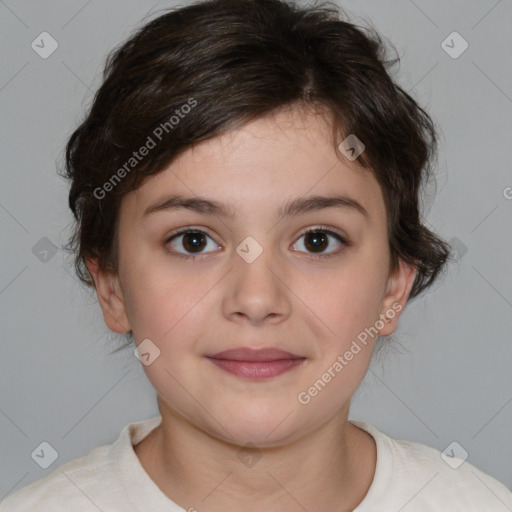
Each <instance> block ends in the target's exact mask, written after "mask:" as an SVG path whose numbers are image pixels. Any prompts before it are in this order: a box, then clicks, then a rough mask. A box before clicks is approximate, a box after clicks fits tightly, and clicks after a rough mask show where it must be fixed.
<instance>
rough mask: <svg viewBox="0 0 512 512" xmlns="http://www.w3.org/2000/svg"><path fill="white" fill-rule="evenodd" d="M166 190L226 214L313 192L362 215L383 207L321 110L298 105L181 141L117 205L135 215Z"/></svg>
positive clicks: (266, 208)
mask: <svg viewBox="0 0 512 512" xmlns="http://www.w3.org/2000/svg"><path fill="white" fill-rule="evenodd" d="M340 142H341V141H340ZM171 195H180V196H182V197H188V198H191V197H196V198H197V197H208V198H210V199H214V200H216V201H217V202H218V204H219V205H220V207H221V208H223V207H224V209H225V210H226V211H225V213H226V214H230V215H231V216H232V217H234V216H240V215H241V216H243V215H244V213H245V214H246V215H248V216H253V215H255V214H257V215H260V216H264V215H267V214H269V213H270V212H271V211H273V213H274V214H275V215H280V216H282V214H283V212H284V211H285V210H286V207H285V203H287V204H290V201H291V200H293V199H296V198H299V197H302V198H304V197H308V196H313V195H316V196H327V195H337V196H342V197H345V198H347V199H353V200H354V202H356V203H357V204H359V205H361V206H363V208H364V209H366V210H367V212H368V215H369V216H370V217H373V216H375V215H381V216H382V214H384V215H385V208H384V202H383V196H382V192H381V190H380V186H379V185H378V183H377V181H376V179H375V177H374V176H373V174H372V173H371V172H370V171H369V170H367V169H364V168H362V167H361V166H360V165H358V163H357V160H356V161H353V162H350V161H349V160H347V159H345V158H344V157H343V156H342V155H341V154H340V153H339V152H337V151H336V150H335V145H334V141H333V138H332V128H331V125H330V124H329V122H328V121H327V120H326V118H325V117H322V116H320V115H317V114H312V113H307V112H300V111H299V112H297V111H280V112H277V113H275V114H273V115H272V116H267V117H264V118H260V119H257V120H255V121H253V122H251V123H249V124H247V125H245V126H243V127H242V128H240V129H237V130H232V131H230V132H227V133H225V134H222V135H219V136H217V137H214V138H212V139H209V140H206V141H203V142H201V143H199V144H198V145H196V146H194V147H192V148H190V149H188V150H187V151H185V152H184V153H182V154H181V155H180V156H179V157H178V158H177V159H175V160H174V161H173V162H172V164H171V165H170V166H168V167H167V168H166V169H164V170H163V171H161V172H160V173H158V174H156V175H154V176H150V177H149V178H148V179H147V180H146V181H145V182H144V183H143V185H141V186H140V187H139V188H138V189H137V190H135V191H133V192H131V193H130V194H128V196H130V197H126V198H124V199H126V201H124V199H123V201H124V202H125V203H126V205H125V210H126V209H128V210H130V211H131V213H132V214H134V215H136V216H137V217H142V216H144V213H145V212H146V211H147V210H148V208H151V206H154V205H157V204H159V203H160V204H161V203H163V202H165V200H166V199H167V198H169V196H171ZM356 209H358V208H356ZM212 213H218V212H212Z"/></svg>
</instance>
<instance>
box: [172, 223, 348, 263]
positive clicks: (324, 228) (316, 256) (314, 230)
mask: <svg viewBox="0 0 512 512" xmlns="http://www.w3.org/2000/svg"><path fill="white" fill-rule="evenodd" d="M186 233H200V234H203V235H206V236H208V237H209V238H212V237H211V236H210V235H209V234H208V233H207V232H206V231H204V230H202V229H195V228H194V227H193V226H188V227H185V228H180V229H178V230H177V231H175V232H173V233H171V235H170V236H169V237H168V238H167V239H166V240H165V245H167V244H169V243H170V242H171V241H172V240H173V239H174V238H176V237H177V236H179V235H183V234H186ZM309 233H325V234H327V235H331V236H333V237H334V238H336V239H337V240H338V241H339V242H340V243H341V244H343V246H344V247H341V248H339V249H338V250H336V251H334V252H329V253H325V254H314V253H308V256H309V257H310V258H312V259H316V260H325V259H327V258H333V257H335V256H339V254H340V252H341V251H343V249H345V248H346V247H349V246H350V245H351V244H350V242H349V241H348V240H347V239H346V238H345V237H343V236H342V235H340V234H339V233H337V232H336V231H333V230H332V229H330V228H329V227H327V226H317V227H314V228H308V229H307V230H306V231H304V232H303V233H301V234H300V236H299V237H298V238H297V240H299V239H300V238H302V237H303V236H305V235H308V234H309ZM172 254H173V255H177V256H180V257H182V258H185V259H188V260H192V261H194V260H198V259H201V258H202V257H204V256H206V255H207V254H208V253H200V254H183V253H180V252H177V251H172Z"/></svg>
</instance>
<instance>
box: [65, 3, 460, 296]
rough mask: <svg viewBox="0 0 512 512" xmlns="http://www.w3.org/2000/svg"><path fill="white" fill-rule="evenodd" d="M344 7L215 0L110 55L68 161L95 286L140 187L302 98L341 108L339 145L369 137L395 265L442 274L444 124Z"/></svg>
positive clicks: (112, 258)
mask: <svg viewBox="0 0 512 512" xmlns="http://www.w3.org/2000/svg"><path fill="white" fill-rule="evenodd" d="M342 12H343V11H341V9H340V8H339V7H337V6H335V5H334V4H331V3H324V4H322V5H320V6H309V7H298V6H297V5H294V4H293V3H291V2H286V1H284V0H206V1H201V2H196V3H193V4H189V5H187V6H186V7H183V8H180V9H176V10H172V11H170V12H166V13H165V14H163V15H160V16H159V17H157V18H155V19H153V20H152V21H150V22H148V23H147V24H146V25H144V26H142V28H139V29H138V30H137V31H136V33H134V34H133V35H132V37H130V38H129V39H128V40H127V41H126V42H125V43H124V44H122V45H121V46H120V47H118V48H116V49H114V50H113V51H112V52H111V53H110V54H109V56H108V58H107V62H106V65H105V69H104V75H103V78H104V80H103V84H102V85H101V87H100V88H99V90H98V91H97V93H96V95H95V97H94V100H93V103H92V106H91V108H90V111H89V112H88V113H87V116H86V118H85V120H84V121H83V122H82V124H81V125H80V126H79V127H78V128H77V129H76V131H75V132H74V133H73V134H72V136H71V137H70V139H69V141H68V144H67V147H66V158H65V171H64V173H63V175H64V176H65V177H66V178H68V179H70V180H71V190H70V193H69V206H70V208H71V210H72V212H73V214H74V217H75V220H76V223H75V226H74V231H73V234H72V237H71V238H70V240H69V242H68V244H67V246H66V249H68V250H70V251H71V252H72V253H73V254H74V257H75V259H74V264H75V269H76V272H77V274H78V276H79V278H80V279H81V281H82V282H83V283H85V284H86V285H88V286H94V281H93V280H92V278H91V276H90V274H89V272H88V270H87V268H86V267H85V258H86V257H96V258H98V261H99V265H100V268H102V269H103V270H106V271H111V272H114V273H115V272H116V270H117V263H118V243H117V231H118V230H117V227H118V212H119V205H120V201H121V199H122V197H123V196H124V195H125V194H126V193H127V192H129V191H131V190H134V189H136V188H137V187H138V186H140V184H141V183H142V181H143V180H144V179H145V178H146V177H148V176H150V175H154V174H156V173H158V172H160V171H162V170H163V169H164V168H165V167H167V166H168V165H169V164H170V163H171V162H172V161H173V159H175V158H176V156H177V155H179V154H180V153H182V152H183V151H185V150H186V149H188V148H190V147H192V146H194V145H195V144H197V143H198V142H200V141H203V140H206V139H210V138H212V137H216V136H218V135H220V134H222V133H223V132H226V131H228V130H232V129H235V128H237V127H241V126H242V125H244V124H245V123H247V122H249V121H252V120H255V119H257V118H260V117H262V116H264V115H268V114H270V113H272V112H273V111H275V110H277V109H281V108H285V107H291V106H300V107H304V108H316V109H319V110H323V111H324V112H326V113H328V115H330V116H331V118H332V120H333V121H334V123H333V136H334V139H335V140H337V141H338V143H339V142H340V141H341V140H343V139H344V138H345V137H346V136H347V135H349V134H355V135H356V136H357V138H358V139H359V140H361V141H362V142H363V143H364V145H365V151H364V152H363V153H362V154H361V155H360V156H359V157H358V162H359V163H360V164H361V165H362V166H363V167H365V168H367V169H368V170H370V171H371V172H373V173H374V175H375V177H376V179H377V181H378V182H379V184H380V186H381V188H382V191H383V195H384V198H385V202H386V207H387V211H388V218H389V222H388V237H389V248H390V254H391V269H390V270H391V271H392V270H394V269H396V268H397V265H398V262H399V259H402V260H403V261H404V262H406V263H410V264H414V265H416V267H417V273H416V277H415V281H414V284H413V287H412V290H411V293H410V296H409V298H413V297H415V296H417V295H418V294H420V293H421V292H422V291H423V290H425V289H426V288H428V287H429V286H430V285H431V284H432V283H433V282H434V281H435V279H436V278H437V276H438V274H439V273H440V271H441V270H442V268H443V266H444V264H445V262H446V260H447V258H448V257H449V256H450V251H449V245H447V244H446V242H444V241H443V240H441V239H440V238H438V237H437V236H436V235H435V234H434V233H433V232H431V231H429V230H428V229H427V228H426V227H425V226H424V225H423V223H422V221H421V219H420V212H419V208H418V206H419V205H418V193H419V188H420V185H422V183H424V182H425V181H426V180H428V178H429V176H430V175H431V171H432V162H433V160H434V159H435V156H436V146H437V140H436V132H435V129H434V125H433V122H432V120H431V118H430V117H429V115H428V114H427V113H426V112H425V111H424V110H423V109H422V108H421V107H420V106H419V105H418V104H417V103H416V102H415V101H414V100H413V98H411V96H409V95H408V94H407V93H406V92H405V91H404V90H403V89H401V88H400V87H399V86H398V85H396V84H395V83H394V82H393V80H392V79H391V77H390V75H389V74H388V71H387V68H389V67H391V66H392V65H394V64H395V63H396V62H397V61H399V58H398V57H397V58H395V59H389V60H387V59H386V57H387V54H386V49H385V46H384V43H383V41H382V39H381V37H380V36H379V35H378V33H377V32H376V31H375V30H374V29H372V28H364V27H358V26H356V25H354V24H352V23H349V22H348V21H346V19H348V18H347V16H346V14H345V13H343V14H342ZM344 18H345V19H344ZM150 139H151V141H150ZM151 142H153V143H154V144H152V143H151ZM143 147H146V151H145V154H146V155H147V157H141V156H140V155H139V150H140V153H141V154H142V152H143V151H142V148H143ZM134 152H136V154H137V157H136V156H135V153H134ZM139 157H140V158H139Z"/></svg>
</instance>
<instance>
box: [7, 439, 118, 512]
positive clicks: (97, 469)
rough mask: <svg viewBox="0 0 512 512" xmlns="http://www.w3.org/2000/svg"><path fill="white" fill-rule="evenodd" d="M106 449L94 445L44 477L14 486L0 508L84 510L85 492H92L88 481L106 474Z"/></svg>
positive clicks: (21, 511) (11, 510)
mask: <svg viewBox="0 0 512 512" xmlns="http://www.w3.org/2000/svg"><path fill="white" fill-rule="evenodd" d="M109 448H110V446H100V447H98V448H95V449H94V450H92V451H91V452H89V454H88V455H86V456H84V457H80V458H77V459H74V460H71V461H69V462H67V463H65V464H62V465H60V466H59V467H57V468H56V469H54V470H53V471H52V472H51V473H50V474H49V475H47V476H45V477H44V478H41V479H39V480H36V481H35V482H32V483H30V484H28V485H26V486H25V487H22V488H21V489H18V490H17V491H16V492H14V493H13V494H10V495H9V496H8V497H7V498H5V499H4V500H3V501H2V502H1V503H0V511H1V512H25V511H27V512H28V511H29V510H30V511H31V510H38V511H41V512H46V511H50V510H51V511H55V512H57V511H60V510H70V507H74V508H75V510H88V509H87V508H84V506H86V505H87V504H89V505H92V503H91V501H90V498H89V495H90V494H94V492H95V491H92V492H91V483H92V482H94V481H95V480H96V481H97V479H98V477H102V476H106V475H108V474H109V473H110V471H109V466H110V465H112V460H111V458H110V453H109V451H110V450H109ZM110 469H111V468H110ZM87 502H88V503H87Z"/></svg>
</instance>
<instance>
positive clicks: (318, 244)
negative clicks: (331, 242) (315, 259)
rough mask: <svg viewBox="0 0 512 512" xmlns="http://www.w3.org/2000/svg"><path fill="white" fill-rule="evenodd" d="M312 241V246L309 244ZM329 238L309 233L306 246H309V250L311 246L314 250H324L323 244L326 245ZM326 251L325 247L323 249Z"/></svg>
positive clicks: (323, 234)
mask: <svg viewBox="0 0 512 512" xmlns="http://www.w3.org/2000/svg"><path fill="white" fill-rule="evenodd" d="M309 241H311V242H312V244H309V243H308V242H309ZM326 241H327V236H326V235H325V233H308V235H307V237H306V245H307V246H308V249H310V248H311V247H309V246H310V245H311V246H312V249H313V250H317V249H319V248H320V249H322V244H323V245H326ZM323 249H325V247H323Z"/></svg>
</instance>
